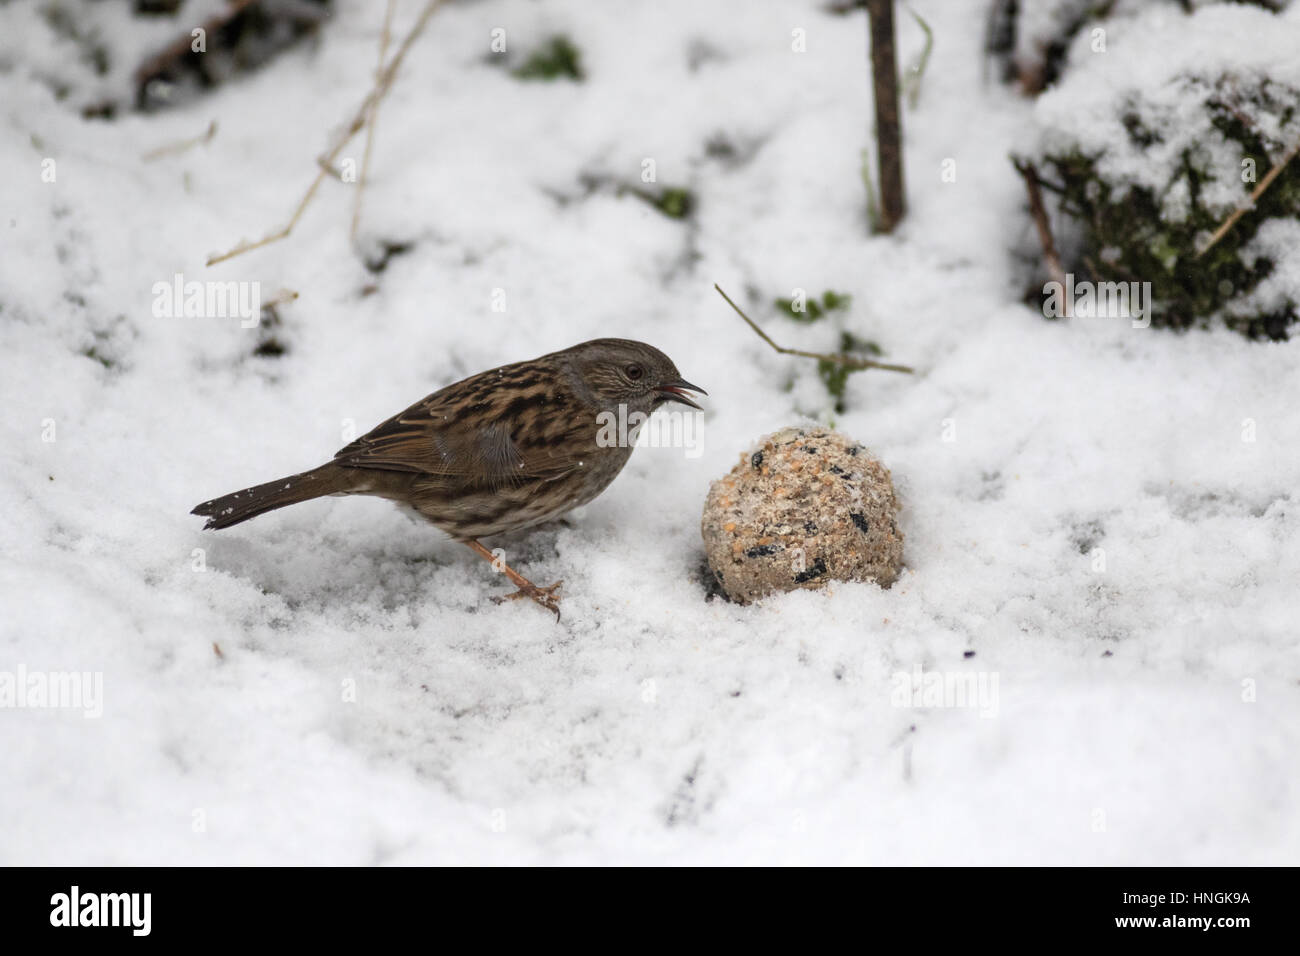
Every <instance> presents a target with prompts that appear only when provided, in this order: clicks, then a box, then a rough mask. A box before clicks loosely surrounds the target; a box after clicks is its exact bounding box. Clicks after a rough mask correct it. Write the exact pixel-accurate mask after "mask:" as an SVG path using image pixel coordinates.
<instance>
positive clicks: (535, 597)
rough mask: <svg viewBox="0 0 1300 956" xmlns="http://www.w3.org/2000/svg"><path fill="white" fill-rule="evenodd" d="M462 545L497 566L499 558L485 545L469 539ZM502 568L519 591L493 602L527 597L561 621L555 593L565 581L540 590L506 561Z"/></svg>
mask: <svg viewBox="0 0 1300 956" xmlns="http://www.w3.org/2000/svg"><path fill="white" fill-rule="evenodd" d="M461 544H463V545H465V547H467V548H469V549H470V550H471V551H473V552H474V553H475V554H477V555H478V556H479V557H480V558H483V559H484V560H485V561H489V562H491V564H492V566H493V567H496V566H497V564H498V562H497V556H496V555H495V554H493V553H492V552H491V551H489V550H488V549H487V548H485V547H483V545H481V544H479V542H478V541H477V540H476V539H474V538H469V539H468V540H465V541H462V542H461ZM500 566H501V570H502V571H504V572H505V575H506V577H508V578H509V579H510V582H511V583H512V584H513V585H514V586H515V587H517V588H518V589H519V590H518V591H516V592H515V593H514V594H507V595H506V596H505V597H503V598H494V599H493V600H495V601H497V602H500V601H512V600H514V599H516V598H521V597H526V598H528V599H530V600H532V601H536V602H537V603H538V604H540V605H541V606H542V607H544V608H546V610H548V611H553V612H554V613H555V619H556V620H557V621H558V620H559V619H560V605H559V599H558V598H557V597H556V595H555V592H556V591H557V590H559V587H560V585H561V584H563V583H564V582H563V581H556V582H555V583H554V584H552V585H551V586H549V587H544V588H539V587H538V586H537V585H536V584H534V583H533V582H532V581H529V580H528V579H527V578H526V577H524V576H523V575H522V574H520V573H519V572H518V571H516V570H514V568H512V567H510V565H508V564H506V563H505V562H504V561H501V562H500Z"/></svg>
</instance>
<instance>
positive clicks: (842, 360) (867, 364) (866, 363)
mask: <svg viewBox="0 0 1300 956" xmlns="http://www.w3.org/2000/svg"><path fill="white" fill-rule="evenodd" d="M713 288H715V289H717V290H718V295H720V296H722V297H723V298H724V299H726V300H727V305H729V306H731V307H732V308H733V309H735V310H736V314H737V315H739V316H740V317H741V318H742V319H744V320H745V323H746V324H747V325H748V326H749V327H750V328H751V329H753V330H754V331H755V332H757V333H758V337H759V338H761V339H762V340H763V341H764V342H766V343H767V344H768V345H770V346H772V348H773V349H775V350H776V351H778V352H780V353H781V354H782V355H799V356H802V357H803V358H815V359H821V360H822V361H823V362H835V363H837V364H839V365H844V366H847V367H848V368H852V369H868V368H879V369H884V370H885V371H886V372H906V373H907V374H908V375H911V374H912V369H910V368H908V367H907V366H906V365H890V364H888V363H887V362H875V361H872V360H871V359H864V358H858V357H857V356H856V355H841V354H828V353H825V352H805V351H804V350H803V349H788V348H786V347H785V346H783V345H777V344H776V343H775V342H773V341H772V339H771V338H770V337H769V336H768V334H767V333H766V332H764V331H763V330H762V329H760V328H759V327H758V325H757V324H755V322H754V320H753V319H751V318H750V317H749V316H747V315H746V314H745V312H744V310H743V309H741V307H740V306H738V305H736V303H734V302H732V301H731V296H729V295H727V293H725V292H723V291H722V287H721V286H720V285H718V284H717V283H716V282H715V283H713Z"/></svg>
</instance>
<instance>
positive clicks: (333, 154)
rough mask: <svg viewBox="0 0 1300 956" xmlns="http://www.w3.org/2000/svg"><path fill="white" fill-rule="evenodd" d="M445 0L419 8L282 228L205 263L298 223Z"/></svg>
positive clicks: (431, 1)
mask: <svg viewBox="0 0 1300 956" xmlns="http://www.w3.org/2000/svg"><path fill="white" fill-rule="evenodd" d="M444 2H445V0H428V2H427V3H426V4H425V5H424V9H423V10H421V11H420V16H419V17H418V18H417V19H416V21H415V25H414V26H413V27H411V30H410V32H409V33H407V34H406V36H405V37H404V38H403V40H402V42H401V44H399V46H398V48H397V52H396V53H394V54H393V58H392V59H391V60H389V61H388V65H387V66H385V67H384V68H383V70H382V71H380V74H379V77H378V78H377V79H376V81H375V86H374V88H373V89H372V90H371V91H370V92H369V93H368V94H366V98H365V99H364V100H362V101H361V106H360V107H358V108H357V111H356V114H355V115H354V116H353V117H352V121H351V122H350V123H348V125H347V127H346V128H345V129H344V130H343V132H342V133H341V134H340V135H339V138H338V140H337V142H335V144H334V145H333V146H332V147H331V148H330V150H329V152H327V153H326V154H325V155H324V156H322V157H320V159H319V160H318V165H319V166H320V167H321V168H320V171H319V172H318V173H317V174H316V178H315V179H313V180H312V183H311V185H310V186H308V187H307V192H306V193H304V194H303V197H302V199H301V201H299V203H298V207H297V208H296V209H295V210H294V212H293V215H292V216H291V217H290V219H289V222H288V224H287V225H286V226H285V227H284V228H283V229H280V230H278V231H276V232H273V233H271V234H270V235H269V236H264V237H263V238H261V239H258V240H257V241H256V242H247V241H244V242H240V243H239V245H237V246H235V248H233V249H231V250H230V251H229V252H223V253H220V254H219V255H215V256H211V257H209V259H208V262H207V264H208V265H210V266H212V265H216V264H217V263H218V262H224V261H225V260H227V259H232V258H234V257H235V256H238V255H242V254H243V253H245V252H251V251H252V250H254V249H260V248H261V247H262V246H267V245H270V244H271V243H273V242H278V241H279V240H281V239H283V238H285V237H286V236H288V235H289V234H290V233H291V232H293V228H294V226H296V225H298V220H299V219H301V218H302V214H303V212H305V211H306V209H307V206H308V204H309V203H310V202H311V200H312V197H313V196H315V195H316V190H317V189H319V188H320V184H321V181H322V180H323V179H324V178H325V177H326V176H328V175H330V170H332V169H333V167H334V160H335V159H336V158H338V155H339V153H341V152H342V151H343V147H344V146H346V145H347V144H348V142H349V141H350V140H351V139H352V137H353V136H355V135H356V134H357V133H358V132H360V131H361V129H362V127H364V126H365V125H366V120H367V119H368V118H369V116H370V111H371V109H372V108H373V107H374V105H375V104H376V103H378V102H379V100H381V99H382V98H383V97H384V95H385V94H386V93H387V92H388V88H389V87H390V86H392V85H393V79H394V78H395V77H396V76H397V70H398V68H399V67H400V66H401V65H402V61H403V60H404V59H406V54H407V52H408V51H410V49H411V46H412V45H413V44H414V43H415V41H416V40H417V39H418V38H419V36H420V34H421V33H423V32H424V28H425V26H426V25H427V24H428V22H429V18H430V17H432V16H433V14H434V11H436V10H437V9H438V8H439V7H440V6H442V4H443V3H444Z"/></svg>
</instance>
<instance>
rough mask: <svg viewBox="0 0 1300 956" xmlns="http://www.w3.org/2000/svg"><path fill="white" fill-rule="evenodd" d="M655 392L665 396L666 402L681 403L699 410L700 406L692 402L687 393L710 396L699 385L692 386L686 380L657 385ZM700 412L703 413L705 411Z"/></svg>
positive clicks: (677, 379) (681, 379)
mask: <svg viewBox="0 0 1300 956" xmlns="http://www.w3.org/2000/svg"><path fill="white" fill-rule="evenodd" d="M655 391H656V392H658V393H659V394H660V395H661V396H663V398H664V399H665V400H666V401H669V402H680V403H681V404H683V405H689V406H691V408H699V407H700V406H698V405H696V404H695V403H694V402H693V401H691V399H690V396H689V395H687V394H686V393H687V392H699V393H700V394H701V395H707V394H709V393H708V392H706V391H705V390H704V389H702V388H700V387H699V386H698V385H692V384H691V383H690V382H688V381H686V379H684V378H675V379H673V380H672V381H671V382H663V383H662V384H660V385H656V386H655ZM700 410H701V411H703V409H700Z"/></svg>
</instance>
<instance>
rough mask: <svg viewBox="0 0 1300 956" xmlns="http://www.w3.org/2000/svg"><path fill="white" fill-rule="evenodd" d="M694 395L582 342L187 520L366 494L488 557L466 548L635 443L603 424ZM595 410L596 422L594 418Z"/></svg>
mask: <svg viewBox="0 0 1300 956" xmlns="http://www.w3.org/2000/svg"><path fill="white" fill-rule="evenodd" d="M687 391H692V392H700V393H702V394H703V393H704V390H703V389H702V388H699V387H698V386H695V385H692V384H691V383H690V382H688V381H686V380H685V379H683V378H682V377H681V375H680V374H679V373H678V371H677V367H676V366H675V365H673V363H672V360H671V359H669V358H668V356H667V355H664V353H663V352H660V351H659V350H658V349H656V348H653V347H651V346H649V345H646V344H645V343H644V342H633V341H630V340H628V339H594V340H592V341H590V342H583V343H582V344H581V345H575V346H573V347H572V348H568V349H565V350H564V351H562V352H552V353H551V354H549V355H543V356H542V357H541V358H536V359H533V360H532V361H529V362H516V363H514V364H513V365H503V366H501V367H500V368H495V369H491V370H490V371H487V372H480V373H479V374H477V375H471V376H470V377H469V378H467V379H465V380H464V381H460V382H457V383H456V384H454V385H448V386H447V387H446V388H444V389H442V390H441V391H437V392H434V393H433V394H432V395H430V396H428V397H427V398H424V399H422V400H421V401H419V402H416V403H415V404H414V405H412V406H411V407H410V408H408V409H406V411H404V412H400V413H398V414H397V415H394V416H393V417H392V418H390V419H389V420H388V421H386V422H384V423H383V424H382V425H380V426H378V427H377V428H375V429H374V430H373V431H370V432H368V433H366V434H365V435H362V436H361V437H360V438H358V439H357V440H356V441H354V442H352V443H351V444H350V445H347V446H345V447H344V448H342V449H340V450H339V452H338V453H337V454H336V455H335V456H334V459H333V460H332V461H329V462H327V463H325V464H324V465H321V466H320V467H319V468H313V469H312V470H311V471H304V472H302V473H301V474H297V475H290V476H289V477H287V478H280V479H278V480H276V481H268V482H267V483H266V484H263V485H256V486H254V487H252V488H246V489H245V490H243V491H236V492H234V493H232V494H228V495H224V496H223V497H220V498H214V499H212V500H211V501H205V502H203V504H201V505H199V506H198V507H197V508H195V509H194V510H193V511H192V512H191V514H196V515H204V516H205V517H207V519H208V523H207V524H206V525H204V528H229V527H230V526H231V525H236V524H239V523H240V522H241V521H247V520H248V519H249V518H254V517H256V516H257V515H260V514H262V513H263V512H266V511H273V510H274V509H276V508H283V507H284V506H285V505H292V504H297V503H298V502H300V501H309V500H311V499H312V498H319V497H321V496H322V495H377V496H379V497H381V498H389V499H391V500H393V501H395V502H398V503H399V504H403V505H407V506H409V507H411V508H414V509H415V510H416V511H417V512H419V513H420V514H421V515H422V516H423V517H425V518H427V519H428V520H429V521H431V522H432V523H433V524H435V525H436V526H437V527H439V528H441V529H442V530H443V531H446V532H447V533H448V534H450V535H451V536H452V537H453V538H455V539H456V540H457V541H460V542H461V543H463V544H465V545H467V546H468V547H469V548H471V549H472V550H473V551H474V552H475V553H477V554H479V555H481V556H482V557H484V558H486V559H487V560H489V561H492V560H494V558H493V555H492V552H491V551H489V550H488V549H487V548H485V547H484V546H483V545H482V544H480V543H479V541H478V539H479V538H483V537H487V536H488V535H493V534H501V533H503V532H506V531H519V530H521V529H523V528H531V527H533V526H534V525H538V524H541V523H542V522H544V521H550V520H551V519H552V518H558V517H560V516H561V515H563V514H564V513H565V512H567V511H569V510H570V509H572V508H576V507H578V506H579V505H583V504H586V503H587V502H589V501H591V500H592V499H593V498H595V497H596V496H597V495H599V494H600V493H601V492H602V491H604V490H605V487H606V486H607V485H608V484H609V483H610V482H611V481H613V480H614V478H615V477H617V476H618V473H619V472H620V471H622V470H623V466H624V465H625V464H626V463H627V459H628V456H629V455H631V454H632V445H633V442H634V440H635V435H634V434H633V435H623V436H619V439H621V440H610V432H611V428H610V427H609V422H610V416H613V417H614V420H619V410H620V407H622V408H624V409H625V414H624V416H623V418H622V419H621V420H623V421H628V422H630V423H631V424H636V423H637V422H640V421H644V418H643V417H640V416H637V415H636V413H640V414H641V416H648V415H649V414H650V413H651V412H653V411H654V410H655V409H656V408H658V407H659V406H660V405H663V404H664V403H666V402H680V403H682V404H683V405H689V406H691V407H692V408H699V407H700V406H698V405H696V404H695V402H693V401H691V399H690V397H689V396H687V394H686V392H687ZM602 413H607V414H605V415H602ZM503 570H504V571H505V574H506V576H507V577H508V578H509V579H510V580H511V581H512V582H513V583H514V584H515V586H516V587H517V588H518V591H516V592H515V593H513V594H511V595H510V597H512V598H517V597H528V598H531V599H532V600H534V601H536V602H537V603H538V604H540V605H542V607H545V608H547V609H548V610H550V611H554V612H555V616H556V619H557V620H558V618H559V615H560V611H559V605H558V603H557V598H556V594H555V592H556V590H557V589H558V588H559V586H560V584H562V583H563V582H556V583H555V584H552V585H551V586H550V587H545V588H540V587H537V586H536V585H534V584H533V583H532V582H531V581H529V580H528V579H527V578H525V577H524V576H523V575H521V574H519V573H517V572H516V571H514V570H513V569H512V568H509V567H504V568H503Z"/></svg>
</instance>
